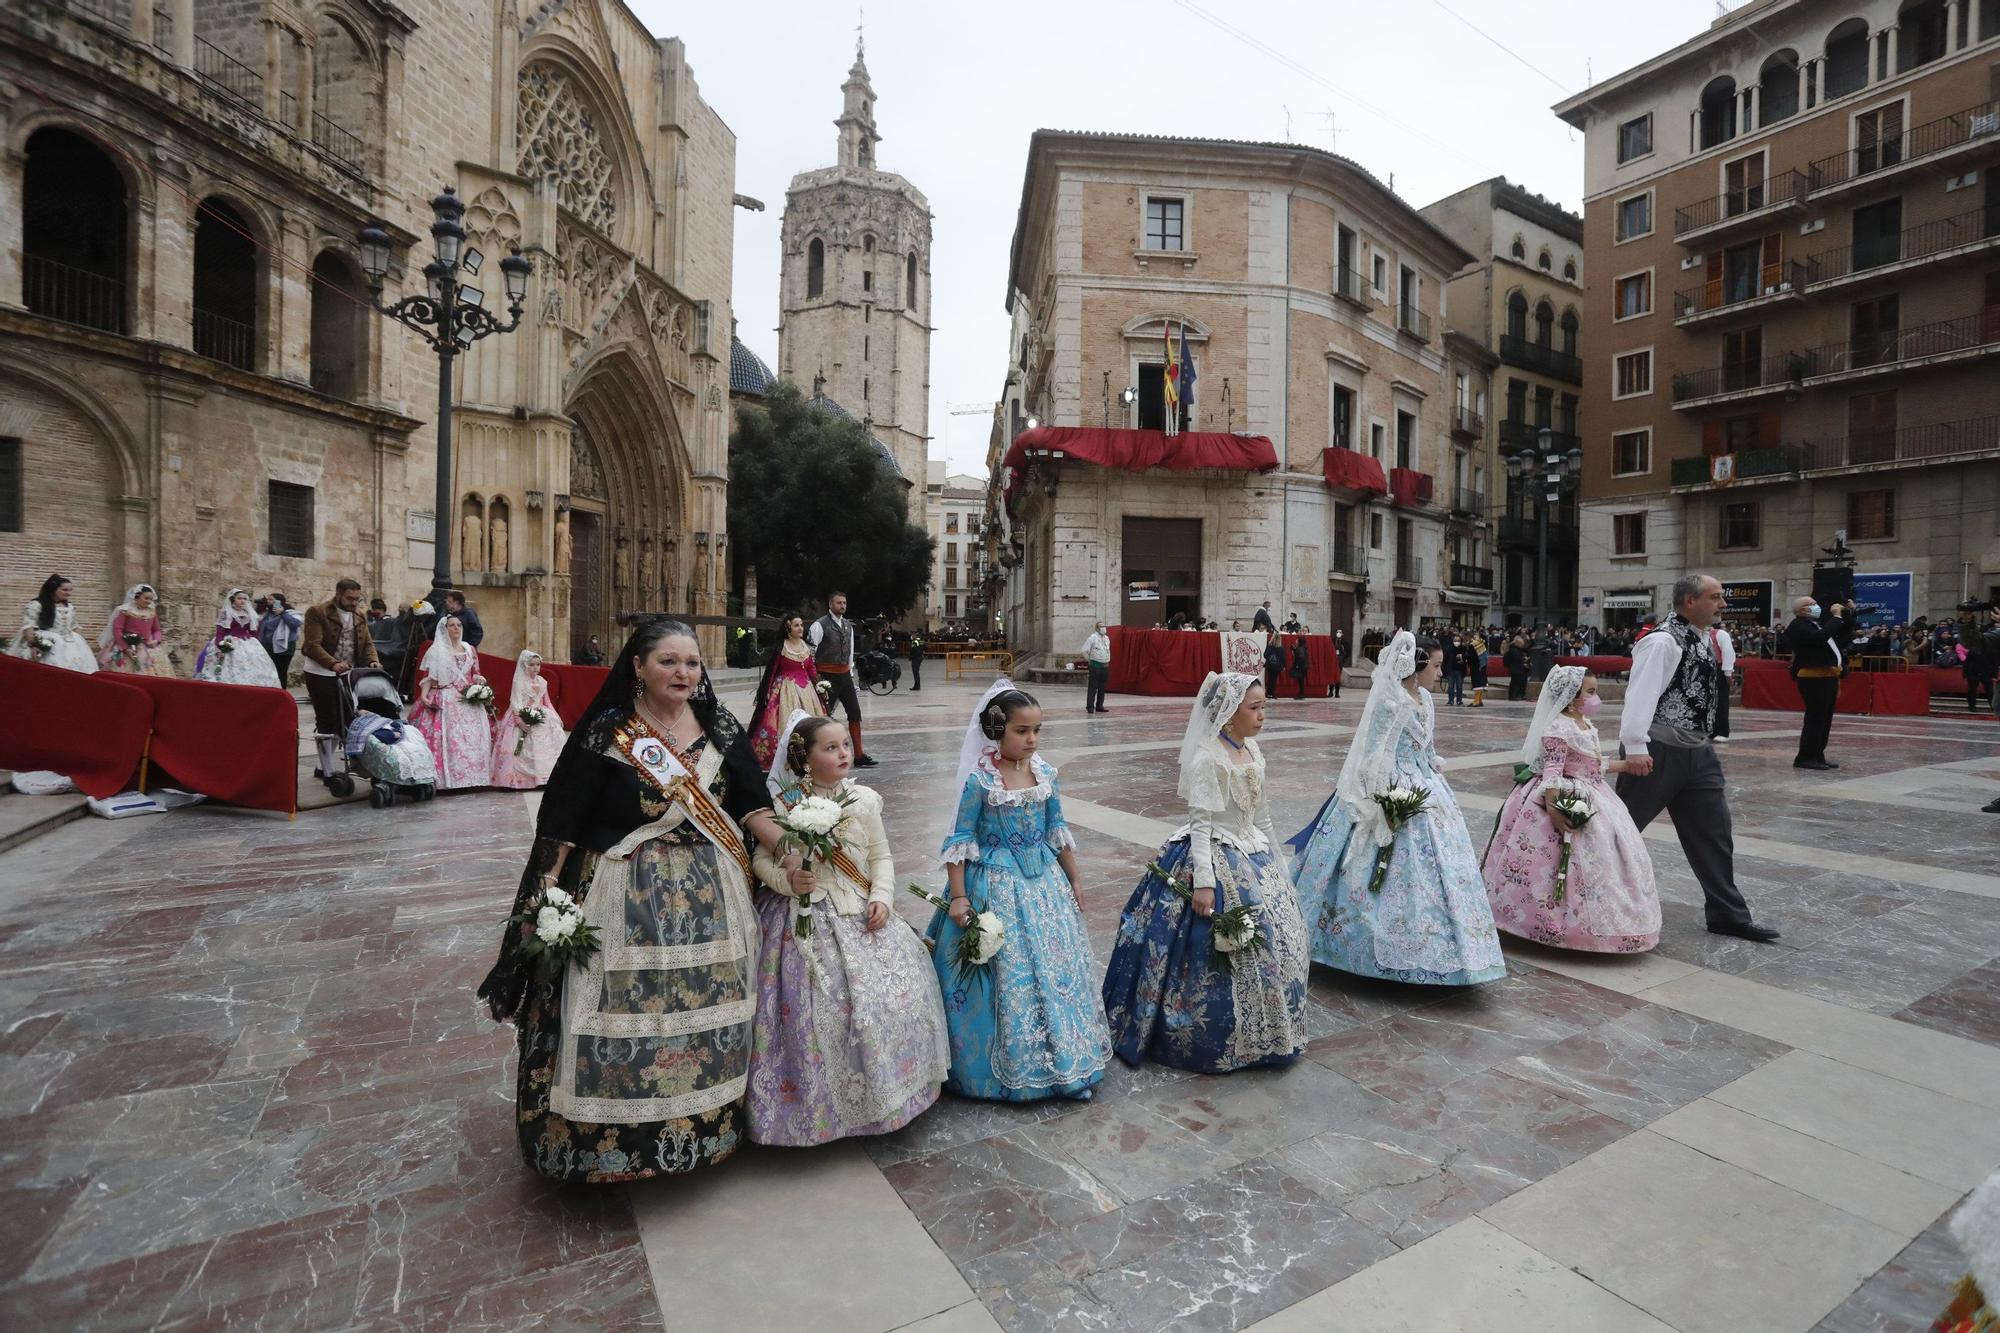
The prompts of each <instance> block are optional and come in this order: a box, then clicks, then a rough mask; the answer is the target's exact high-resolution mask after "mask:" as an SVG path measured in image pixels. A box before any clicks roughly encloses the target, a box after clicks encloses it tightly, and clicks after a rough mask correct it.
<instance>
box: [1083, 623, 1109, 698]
mask: <svg viewBox="0 0 2000 1333" xmlns="http://www.w3.org/2000/svg"><path fill="white" fill-rule="evenodd" d="M1083 668H1084V670H1085V672H1087V673H1088V677H1089V678H1088V679H1087V680H1086V681H1085V682H1084V686H1083V711H1084V712H1086V713H1102V712H1103V711H1104V687H1105V686H1106V685H1107V684H1109V683H1110V681H1111V636H1110V635H1109V634H1106V633H1105V632H1104V622H1103V621H1101V620H1100V621H1098V622H1097V627H1096V628H1095V629H1093V630H1091V632H1090V637H1089V638H1087V639H1085V640H1084V641H1083Z"/></svg>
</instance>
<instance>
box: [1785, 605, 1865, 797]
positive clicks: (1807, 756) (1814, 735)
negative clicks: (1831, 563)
mask: <svg viewBox="0 0 2000 1333" xmlns="http://www.w3.org/2000/svg"><path fill="white" fill-rule="evenodd" d="M1846 610H1847V608H1846V607H1844V606H1842V605H1841V604H1840V603H1839V602H1835V603H1834V604H1833V605H1832V606H1830V607H1828V608H1827V609H1826V611H1825V612H1824V613H1822V612H1821V611H1820V609H1819V603H1817V602H1815V601H1814V600H1813V599H1812V598H1810V597H1801V598H1799V599H1798V601H1796V602H1793V603H1792V623H1791V624H1789V625H1787V626H1785V640H1784V641H1785V647H1786V648H1787V649H1789V650H1790V652H1791V654H1792V679H1793V680H1794V681H1796V682H1797V683H1798V687H1799V697H1800V698H1801V699H1804V700H1805V701H1806V718H1805V721H1804V722H1803V723H1801V724H1800V726H1799V753H1798V756H1797V757H1796V758H1794V759H1793V760H1792V767H1793V768H1808V769H1812V770H1813V771H1814V772H1818V773H1824V772H1826V771H1827V770H1828V769H1833V768H1839V767H1840V765H1839V764H1832V763H1828V762H1827V758H1826V742H1827V738H1828V737H1829V736H1831V735H1832V734H1833V708H1834V705H1835V704H1837V703H1838V702H1840V672H1841V668H1842V667H1843V666H1844V665H1845V663H1846V655H1847V654H1846V648H1847V641H1848V640H1849V639H1850V638H1852V637H1853V636H1854V627H1853V626H1852V625H1850V624H1848V622H1847V616H1846Z"/></svg>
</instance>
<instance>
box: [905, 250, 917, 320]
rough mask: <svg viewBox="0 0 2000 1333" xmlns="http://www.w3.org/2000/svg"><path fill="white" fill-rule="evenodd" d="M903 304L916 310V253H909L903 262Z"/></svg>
mask: <svg viewBox="0 0 2000 1333" xmlns="http://www.w3.org/2000/svg"><path fill="white" fill-rule="evenodd" d="M903 304H904V305H906V306H908V307H909V308H910V309H912V310H915V309H916V308H917V252H916V251H915V250H912V251H910V253H909V256H908V258H906V259H904V260H903Z"/></svg>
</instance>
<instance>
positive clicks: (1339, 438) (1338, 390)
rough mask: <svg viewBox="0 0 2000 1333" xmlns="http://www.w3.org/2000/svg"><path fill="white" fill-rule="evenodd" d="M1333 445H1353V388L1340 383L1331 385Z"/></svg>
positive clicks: (1342, 446) (1346, 447)
mask: <svg viewBox="0 0 2000 1333" xmlns="http://www.w3.org/2000/svg"><path fill="white" fill-rule="evenodd" d="M1333 447H1334V448H1336V449H1352V448H1353V447H1354V390H1352V389H1350V388H1348V387H1346V386H1345V385H1342V384H1336V385H1334V386H1333Z"/></svg>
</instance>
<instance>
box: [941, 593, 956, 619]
mask: <svg viewBox="0 0 2000 1333" xmlns="http://www.w3.org/2000/svg"><path fill="white" fill-rule="evenodd" d="M944 613H945V614H946V615H948V616H955V615H957V614H958V594H957V593H951V594H948V595H947V596H946V597H945V599H944Z"/></svg>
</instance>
